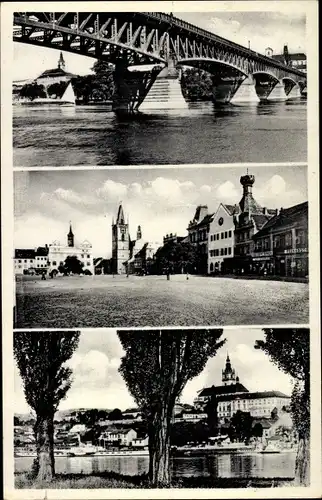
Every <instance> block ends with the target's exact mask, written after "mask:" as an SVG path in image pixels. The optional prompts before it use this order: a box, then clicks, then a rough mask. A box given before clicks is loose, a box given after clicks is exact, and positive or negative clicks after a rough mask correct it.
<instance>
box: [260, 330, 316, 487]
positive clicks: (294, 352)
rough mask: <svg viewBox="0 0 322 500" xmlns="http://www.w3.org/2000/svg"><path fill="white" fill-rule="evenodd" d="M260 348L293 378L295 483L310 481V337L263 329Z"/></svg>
mask: <svg viewBox="0 0 322 500" xmlns="http://www.w3.org/2000/svg"><path fill="white" fill-rule="evenodd" d="M264 334H265V340H257V341H256V344H255V348H257V349H261V350H262V351H264V352H265V353H266V354H268V356H269V357H270V358H271V360H272V361H273V363H275V364H276V365H277V366H278V368H279V369H280V370H282V371H284V372H285V373H287V374H288V375H291V377H293V378H294V379H295V381H296V382H295V385H294V388H293V391H292V396H291V404H290V410H291V416H292V420H293V424H294V427H295V429H296V432H297V435H298V450H297V456H296V463H295V484H298V485H302V486H308V485H309V482H310V335H309V329H308V328H264Z"/></svg>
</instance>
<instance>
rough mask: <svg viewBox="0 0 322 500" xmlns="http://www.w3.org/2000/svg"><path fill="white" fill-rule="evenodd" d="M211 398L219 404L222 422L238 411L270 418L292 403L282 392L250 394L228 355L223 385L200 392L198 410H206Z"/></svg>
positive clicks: (218, 409)
mask: <svg viewBox="0 0 322 500" xmlns="http://www.w3.org/2000/svg"><path fill="white" fill-rule="evenodd" d="M211 398H214V399H215V401H216V403H217V415H218V419H219V421H221V422H224V421H226V420H228V421H229V420H230V419H231V417H232V416H233V415H234V414H235V413H236V412H237V411H238V410H240V411H243V412H248V413H250V414H251V416H252V417H262V418H270V417H271V413H272V411H273V410H274V409H276V410H277V412H280V411H281V410H282V409H283V408H284V407H287V406H288V405H289V402H290V397H289V396H287V395H286V394H283V393H282V392H280V391H258V392H249V390H248V389H247V388H246V387H245V386H244V385H242V384H241V383H240V382H239V377H238V376H237V375H236V372H235V370H234V369H233V368H232V366H231V362H230V359H229V356H228V355H227V359H226V366H225V369H224V370H223V371H222V385H220V386H212V387H206V388H204V389H202V390H201V391H199V393H198V396H197V398H196V399H195V401H194V404H195V406H196V408H199V409H204V408H205V406H206V404H207V402H208V401H209V400H210V399H211Z"/></svg>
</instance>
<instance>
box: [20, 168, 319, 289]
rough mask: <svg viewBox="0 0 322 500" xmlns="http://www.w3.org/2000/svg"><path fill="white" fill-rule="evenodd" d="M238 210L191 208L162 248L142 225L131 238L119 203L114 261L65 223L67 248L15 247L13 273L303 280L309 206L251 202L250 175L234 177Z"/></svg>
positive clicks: (55, 245)
mask: <svg viewBox="0 0 322 500" xmlns="http://www.w3.org/2000/svg"><path fill="white" fill-rule="evenodd" d="M240 183H241V186H242V197H241V200H240V202H239V204H234V205H232V204H226V203H219V206H218V207H217V209H216V210H209V208H208V206H207V205H199V206H197V207H196V210H195V213H194V215H193V217H192V219H191V220H190V222H187V228H186V234H185V231H184V229H183V230H182V235H181V236H180V235H177V234H172V233H170V234H166V235H164V236H163V242H162V243H160V242H156V241H149V239H145V238H144V234H143V231H144V228H142V227H141V226H140V225H139V226H138V228H137V231H136V238H135V239H133V238H131V234H130V227H129V221H128V219H126V217H125V213H124V208H123V205H122V204H120V205H119V207H118V211H117V215H116V219H114V218H113V220H112V228H111V242H112V255H111V256H110V257H109V256H107V257H105V256H102V257H99V256H94V254H93V248H92V244H91V243H90V242H89V241H87V240H85V241H83V242H78V241H77V238H75V235H74V232H73V228H72V224H70V227H69V232H68V234H67V238H66V240H67V241H66V243H65V244H64V243H61V242H60V241H57V240H54V241H53V242H52V243H50V244H45V245H44V246H39V247H37V248H17V249H15V255H14V270H15V274H16V275H28V274H38V275H44V276H45V275H47V274H48V275H49V276H50V277H55V276H56V275H57V274H65V275H67V274H70V273H73V274H88V275H102V274H119V275H122V274H124V275H140V276H143V275H146V274H167V275H168V276H169V275H170V274H178V273H179V274H180V273H181V274H183V273H187V274H196V275H209V276H220V275H237V276H238V275H242V276H246V275H251V276H254V277H259V276H262V277H271V278H274V277H282V278H288V279H293V278H295V279H303V280H307V278H308V251H309V250H308V202H304V203H300V204H298V205H294V206H291V207H286V208H284V207H280V208H267V207H262V206H261V205H260V204H259V203H258V202H257V201H256V198H255V197H254V196H253V192H252V191H253V186H254V184H255V176H254V175H251V174H249V173H248V172H247V173H246V174H245V175H242V176H241V177H240Z"/></svg>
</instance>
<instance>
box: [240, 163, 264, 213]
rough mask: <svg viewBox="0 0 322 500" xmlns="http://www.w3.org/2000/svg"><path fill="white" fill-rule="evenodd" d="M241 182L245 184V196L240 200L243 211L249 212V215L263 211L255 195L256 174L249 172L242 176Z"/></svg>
mask: <svg viewBox="0 0 322 500" xmlns="http://www.w3.org/2000/svg"><path fill="white" fill-rule="evenodd" d="M240 183H241V185H242V186H243V197H242V199H241V200H240V202H239V206H240V210H241V213H244V212H247V213H248V214H249V216H251V214H259V213H263V209H262V207H261V206H260V204H259V203H257V201H256V200H255V198H254V197H253V185H254V183H255V176H254V175H250V174H248V172H247V174H246V175H242V176H241V178H240Z"/></svg>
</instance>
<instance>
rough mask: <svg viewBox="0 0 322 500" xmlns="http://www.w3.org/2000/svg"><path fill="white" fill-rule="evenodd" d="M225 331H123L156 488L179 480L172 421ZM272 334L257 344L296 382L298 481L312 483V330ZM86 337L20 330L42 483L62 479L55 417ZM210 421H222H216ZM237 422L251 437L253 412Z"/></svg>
mask: <svg viewBox="0 0 322 500" xmlns="http://www.w3.org/2000/svg"><path fill="white" fill-rule="evenodd" d="M222 334H223V330H222V329H198V330H184V329H179V330H150V331H148V330H144V331H133V330H122V331H118V337H119V340H120V342H121V345H122V347H123V350H124V353H125V354H124V356H123V357H122V358H121V364H120V368H119V371H120V373H121V375H122V377H123V379H124V381H125V383H126V385H127V387H128V390H129V392H130V394H131V395H132V396H133V398H134V400H135V402H136V404H137V406H138V408H140V411H141V413H142V415H143V417H144V421H145V424H146V428H147V433H148V438H149V480H150V482H151V485H152V486H158V487H160V486H169V485H170V484H171V469H170V445H171V429H172V425H171V424H172V419H173V413H174V406H175V403H176V401H177V400H178V398H179V397H180V395H181V393H182V391H183V389H184V387H185V386H186V384H187V382H188V381H189V380H191V379H192V378H194V377H196V376H197V375H199V374H200V373H201V372H202V370H203V369H204V367H205V365H206V363H207V361H208V359H209V358H211V357H214V356H216V354H217V352H218V350H219V349H220V348H221V347H222V346H223V345H224V344H225V341H226V339H223V338H222ZM264 334H265V340H263V341H257V342H256V344H255V347H256V348H257V349H261V350H262V351H263V352H265V353H266V354H267V355H268V356H269V357H270V359H271V360H272V362H273V363H274V364H276V365H277V366H278V367H279V368H280V369H281V370H282V371H283V372H285V373H287V374H289V375H291V376H292V377H293V378H294V380H295V381H296V383H295V385H294V389H293V393H292V397H291V415H292V419H293V423H294V427H295V430H296V432H297V435H298V451H297V458H296V466H295V484H298V485H308V484H309V463H310V389H309V388H310V363H309V330H308V329H305V328H293V329H291V328H271V329H264ZM79 339H80V332H76V331H58V332H57V331H52V332H50V331H49V332H48V331H46V332H44V331H33V332H16V333H15V335H14V356H15V359H16V363H17V366H18V369H19V371H20V375H21V378H22V381H23V388H24V393H25V398H26V401H27V403H28V405H29V406H30V407H31V408H32V410H33V411H34V412H35V415H36V420H35V423H34V435H35V440H36V450H37V457H36V459H35V461H34V464H33V469H32V472H31V474H32V476H33V477H34V478H35V479H37V481H40V483H42V482H44V481H48V480H49V481H50V480H52V479H53V478H54V476H55V457H54V415H55V413H56V411H57V409H58V407H59V403H60V401H61V400H62V399H64V398H65V397H66V394H67V392H68V390H69V388H70V387H71V384H72V370H71V368H70V367H68V365H67V364H66V363H67V361H68V360H69V359H70V358H71V356H72V355H73V353H74V352H75V350H76V349H77V347H78V344H79ZM242 413H243V412H242ZM214 415H215V413H214ZM209 424H210V425H215V420H214V421H213V422H212V423H211V422H208V425H209ZM231 426H232V428H233V430H234V432H235V433H236V434H238V433H240V436H241V437H242V438H243V439H244V438H245V435H244V434H243V433H245V429H247V428H249V427H250V419H249V415H241V414H236V415H235V416H234V417H233V419H232V423H231ZM172 432H173V431H172ZM246 437H247V436H246Z"/></svg>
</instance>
